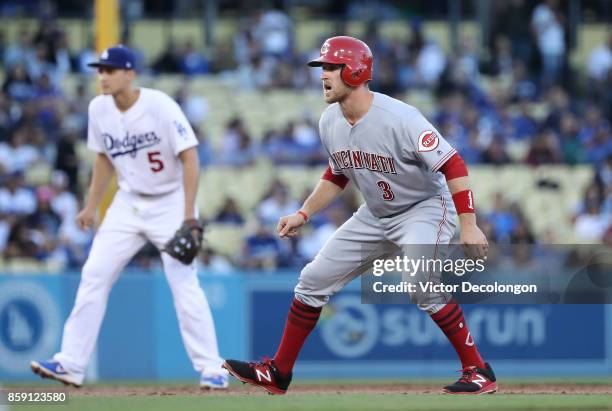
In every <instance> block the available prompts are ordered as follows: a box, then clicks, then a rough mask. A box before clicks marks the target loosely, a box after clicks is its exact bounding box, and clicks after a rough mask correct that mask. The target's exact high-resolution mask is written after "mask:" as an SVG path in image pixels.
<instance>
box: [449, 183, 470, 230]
mask: <svg viewBox="0 0 612 411" xmlns="http://www.w3.org/2000/svg"><path fill="white" fill-rule="evenodd" d="M446 184H447V185H448V189H449V190H450V193H451V195H454V194H457V193H459V192H461V191H465V190H470V178H469V177H467V176H465V177H457V178H453V179H452V180H448V181H447V182H446ZM459 222H460V224H461V226H462V227H463V226H464V225H476V214H475V213H462V214H459Z"/></svg>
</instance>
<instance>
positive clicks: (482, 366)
mask: <svg viewBox="0 0 612 411" xmlns="http://www.w3.org/2000/svg"><path fill="white" fill-rule="evenodd" d="M372 63H373V57H372V53H371V51H370V49H369V47H368V46H367V45H366V44H365V43H363V42H362V41H360V40H358V39H355V38H352V37H346V36H341V37H333V38H330V39H328V40H326V41H325V42H324V43H323V46H322V47H321V53H320V57H319V58H318V59H316V60H313V61H311V62H309V63H308V64H309V66H311V67H322V69H323V70H322V74H321V80H322V83H323V97H324V99H325V101H326V102H327V103H328V104H329V107H328V108H327V109H326V110H325V112H324V113H323V114H322V116H321V120H320V122H319V128H320V134H321V140H322V143H323V146H324V147H325V149H326V150H327V152H328V154H329V167H328V169H327V170H326V172H325V173H324V174H323V176H322V178H321V180H320V181H319V183H318V185H317V186H316V188H315V189H314V191H313V192H312V194H311V195H310V196H309V197H308V199H306V201H305V202H304V204H303V206H302V208H301V209H300V210H298V211H297V212H296V213H295V214H293V215H290V216H286V217H282V218H281V219H280V221H279V223H278V227H277V230H278V233H279V236H280V237H293V236H296V235H297V234H298V230H299V228H300V227H301V226H303V225H304V224H306V223H307V222H308V219H309V217H311V216H312V215H313V214H314V213H316V212H318V211H319V210H321V209H323V208H324V207H326V206H327V205H328V204H330V203H331V202H332V201H333V200H334V199H335V198H336V197H337V196H338V195H339V194H340V193H341V192H342V190H343V189H344V187H345V186H346V184H347V183H348V182H349V181H352V182H353V184H355V185H356V186H357V188H358V189H359V190H360V191H361V193H362V194H363V197H364V199H365V204H363V205H362V206H361V207H360V208H359V210H358V211H357V212H356V213H355V214H354V215H353V216H352V217H351V218H350V219H349V220H348V221H347V222H346V223H344V224H343V225H342V226H341V227H340V228H339V229H338V230H337V231H336V232H335V233H334V235H333V236H332V237H331V238H330V239H329V240H328V241H327V243H326V244H325V245H324V246H323V248H322V249H321V251H320V252H319V254H318V255H317V256H316V257H315V259H314V260H313V261H312V262H311V263H309V264H308V265H306V267H304V269H303V270H302V272H301V274H300V277H299V281H298V284H297V286H296V287H295V297H294V299H293V302H292V305H291V308H290V310H289V314H288V318H287V322H286V324H285V329H284V332H283V337H282V340H281V343H280V346H279V347H278V350H277V352H276V355H275V356H274V358H273V359H269V360H265V361H263V362H243V361H237V360H227V361H226V362H225V364H224V367H225V368H226V369H227V370H228V371H229V372H230V374H232V375H234V376H235V377H236V378H238V379H239V380H240V381H242V382H246V383H250V384H253V385H257V386H260V387H262V388H264V389H265V390H266V391H268V392H269V393H272V394H284V393H285V392H286V390H287V388H288V386H289V383H290V382H291V377H292V369H293V365H294V363H295V361H296V359H297V357H298V354H299V351H300V350H301V348H302V345H303V344H304V341H305V340H306V338H307V337H308V335H309V333H310V331H311V330H312V329H313V328H314V327H315V325H316V323H317V320H318V318H319V315H320V313H321V309H322V307H323V306H324V305H325V304H326V303H327V302H328V301H329V298H330V296H332V295H333V294H334V293H336V292H338V291H339V290H341V289H342V288H343V287H344V286H345V285H346V284H347V283H348V282H350V281H351V280H352V279H354V278H355V277H356V276H358V275H360V274H362V273H364V272H365V271H366V270H368V269H369V268H371V267H372V263H373V261H374V260H375V259H379V258H384V257H385V256H387V255H389V254H388V253H389V251H393V250H395V252H402V253H404V254H408V255H414V250H415V249H418V253H419V255H420V254H421V253H422V252H423V251H424V247H422V245H424V244H427V245H429V246H428V247H427V248H425V250H430V251H429V255H428V257H433V258H435V257H436V253H437V249H438V245H443V244H448V243H449V242H450V240H451V238H452V236H453V233H454V231H455V226H456V221H457V219H458V220H459V222H460V225H461V237H460V242H461V243H462V244H463V245H464V246H465V247H466V249H468V251H469V253H470V254H471V256H472V257H484V256H485V255H486V252H487V246H488V245H487V240H486V238H485V236H484V234H483V233H482V231H481V230H480V229H479V228H478V226H477V225H476V217H475V208H474V197H473V194H472V191H471V190H470V186H469V179H468V173H467V168H466V166H465V164H464V162H463V160H462V159H461V157H460V156H459V154H458V153H457V152H456V150H455V149H453V148H452V147H451V146H450V144H448V142H447V141H446V140H445V139H444V138H443V137H442V136H441V135H440V133H439V132H438V131H437V130H436V129H435V128H434V127H433V125H432V124H431V123H430V122H429V121H427V119H425V117H424V116H423V115H422V114H421V113H420V112H419V110H417V109H416V108H414V107H412V106H410V105H407V104H405V103H403V102H401V101H398V100H396V99H393V98H391V97H388V96H386V95H384V94H380V93H375V92H372V91H370V89H369V87H368V82H369V81H370V80H371V78H372ZM457 215H458V218H457ZM381 244H386V245H389V246H390V247H381ZM411 298H412V300H413V302H415V303H416V304H417V305H418V306H419V308H420V309H422V310H424V311H426V312H427V313H428V314H429V315H430V316H431V318H432V319H433V320H434V321H435V322H436V323H437V324H438V326H439V327H440V328H441V330H442V331H443V332H444V334H445V335H446V336H447V337H448V339H449V341H450V342H451V344H452V345H453V347H454V348H455V350H456V351H457V354H458V356H459V358H460V360H461V363H462V376H461V378H460V379H459V380H458V381H457V382H455V383H454V384H451V385H449V386H446V387H444V389H443V392H445V393H448V394H484V393H493V392H495V391H497V383H496V379H495V374H494V373H493V370H492V369H491V366H490V365H489V364H488V363H485V362H484V361H483V359H482V357H481V356H480V354H479V352H478V349H477V348H476V344H475V342H474V339H473V337H472V335H471V334H470V332H469V329H468V326H467V324H466V322H465V319H464V317H463V312H462V310H461V308H460V307H459V305H457V304H456V303H455V302H454V300H452V297H451V296H450V295H447V294H443V293H435V292H433V293H428V294H427V295H425V294H417V293H414V294H411Z"/></svg>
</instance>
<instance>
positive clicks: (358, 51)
mask: <svg viewBox="0 0 612 411" xmlns="http://www.w3.org/2000/svg"><path fill="white" fill-rule="evenodd" d="M372 62H373V58H372V52H371V51H370V48H369V47H368V45H367V44H365V43H364V42H363V41H361V40H358V39H356V38H354V37H348V36H338V37H332V38H329V39H327V40H325V42H324V43H323V46H321V56H320V57H319V58H318V59H315V60H312V61H309V62H308V65H309V66H310V67H320V66H322V65H323V63H329V64H341V65H342V66H343V67H342V71H341V72H340V77H342V80H343V81H344V82H345V83H346V84H347V85H349V86H351V87H357V86H360V85H362V84H363V83H365V82H366V81H368V80H372Z"/></svg>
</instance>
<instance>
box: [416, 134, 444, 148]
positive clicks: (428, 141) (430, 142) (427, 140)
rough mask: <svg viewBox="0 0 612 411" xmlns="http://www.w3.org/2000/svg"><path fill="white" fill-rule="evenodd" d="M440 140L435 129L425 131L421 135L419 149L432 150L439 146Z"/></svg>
mask: <svg viewBox="0 0 612 411" xmlns="http://www.w3.org/2000/svg"><path fill="white" fill-rule="evenodd" d="M439 143H440V140H439V139H438V135H437V134H436V133H435V131H432V130H427V131H423V132H422V133H421V135H420V136H419V151H432V150H435V149H436V147H438V144H439Z"/></svg>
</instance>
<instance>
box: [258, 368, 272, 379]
mask: <svg viewBox="0 0 612 411" xmlns="http://www.w3.org/2000/svg"><path fill="white" fill-rule="evenodd" d="M255 373H256V374H257V380H259V381H262V380H266V381H268V382H272V376H270V370H266V373H265V374H264V373H263V372H261V371H260V370H255Z"/></svg>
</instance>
